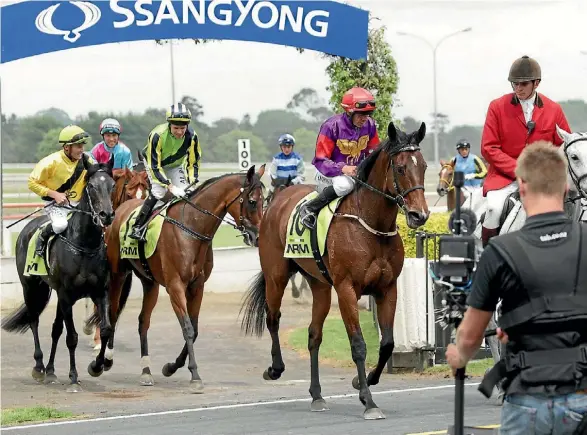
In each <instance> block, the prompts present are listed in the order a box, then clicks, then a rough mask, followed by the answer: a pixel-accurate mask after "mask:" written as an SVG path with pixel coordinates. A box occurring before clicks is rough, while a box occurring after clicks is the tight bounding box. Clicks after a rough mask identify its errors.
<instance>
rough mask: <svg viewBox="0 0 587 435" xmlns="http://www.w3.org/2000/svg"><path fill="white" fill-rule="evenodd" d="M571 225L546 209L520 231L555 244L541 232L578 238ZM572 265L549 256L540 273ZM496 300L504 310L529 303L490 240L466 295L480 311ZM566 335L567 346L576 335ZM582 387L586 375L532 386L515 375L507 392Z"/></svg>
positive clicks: (547, 391)
mask: <svg viewBox="0 0 587 435" xmlns="http://www.w3.org/2000/svg"><path fill="white" fill-rule="evenodd" d="M572 225H573V222H572V221H571V220H570V219H569V218H568V217H567V216H566V215H565V214H564V213H563V212H550V213H543V214H539V215H534V216H531V217H529V218H527V220H526V223H525V224H524V226H523V227H522V228H521V230H520V232H521V233H522V236H523V237H524V238H527V240H529V241H533V242H535V244H539V245H541V246H544V245H545V244H548V243H553V244H556V243H558V242H560V240H557V239H556V238H552V241H549V240H548V239H547V240H546V241H545V235H548V234H562V233H565V232H566V233H567V234H568V237H578V234H575V233H574V232H573V231H572ZM582 225H583V224H582ZM586 234H587V232H586V231H585V230H583V235H584V236H585V235H586ZM541 237H542V238H541ZM545 252H548V251H545ZM547 255H548V254H547ZM583 257H587V256H584V255H583V256H582V257H581V264H582V265H584V264H585V263H586V261H587V258H583ZM576 264H577V263H574V264H572V265H571V264H565V265H562V264H559V265H558V267H557V258H552V267H551V268H548V270H544V271H543V272H544V273H545V274H549V275H548V277H546V278H548V279H551V278H552V274H556V273H557V272H558V273H563V271H562V270H561V269H567V270H566V271H565V272H564V273H568V269H569V268H572V269H573V270H576V267H577V266H576ZM516 265H517V263H516ZM580 267H583V266H580ZM586 267H587V265H586ZM561 281H565V280H561ZM500 300H501V312H502V313H507V312H509V311H511V310H512V309H513V308H516V307H519V306H520V305H523V304H525V303H526V302H529V296H528V293H527V291H526V290H525V289H524V286H523V284H522V281H521V280H520V278H519V277H518V276H517V275H516V273H515V272H514V271H513V270H512V269H511V267H510V266H509V265H508V264H507V262H506V260H505V259H504V258H503V257H502V256H501V254H500V253H499V251H498V250H497V249H496V248H495V247H493V246H492V244H491V243H490V244H488V245H487V247H486V248H485V250H484V251H483V254H482V255H481V259H480V261H479V265H478V268H477V271H476V273H475V278H474V280H473V285H472V288H471V293H470V294H469V297H468V298H467V304H468V305H469V306H470V307H473V308H476V309H479V310H482V311H490V312H492V311H495V309H496V306H497V303H498V301H500ZM570 337H572V336H567V335H564V336H563V338H565V339H567V338H569V340H568V342H567V345H568V344H570V343H571V342H572V341H575V340H576V338H574V339H571V338H570ZM549 341H550V340H549ZM579 341H581V340H579ZM519 344H520V345H521V347H522V348H524V347H526V344H525V343H524V344H523V342H520V343H519ZM550 344H552V345H553V348H559V347H565V345H564V344H561V343H560V342H559V340H555V341H554V342H552V343H550ZM572 345H577V343H572ZM548 347H549V346H548ZM527 350H530V349H527ZM532 350H534V349H532ZM584 388H587V378H583V380H582V381H581V382H579V384H578V385H569V386H555V385H535V386H532V387H528V386H523V385H521V384H520V381H519V378H516V380H515V381H514V382H513V383H512V385H511V386H510V387H509V388H508V394H514V393H522V394H524V393H529V394H548V395H560V394H568V393H572V392H574V391H577V390H580V389H584Z"/></svg>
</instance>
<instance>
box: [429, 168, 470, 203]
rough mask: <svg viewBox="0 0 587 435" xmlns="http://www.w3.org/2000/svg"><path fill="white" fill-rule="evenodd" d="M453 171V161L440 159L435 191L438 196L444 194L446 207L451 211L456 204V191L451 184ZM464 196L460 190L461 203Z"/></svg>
mask: <svg viewBox="0 0 587 435" xmlns="http://www.w3.org/2000/svg"><path fill="white" fill-rule="evenodd" d="M454 173H455V167H454V163H453V162H451V161H446V160H442V159H441V160H440V172H439V173H438V178H439V180H438V186H437V187H436V192H437V193H438V196H440V197H443V196H446V208H447V210H448V211H453V210H454V209H455V207H456V205H457V193H456V190H455V186H454V184H453V179H454ZM465 200H466V197H465V195H464V194H463V191H461V205H463V203H464V202H465Z"/></svg>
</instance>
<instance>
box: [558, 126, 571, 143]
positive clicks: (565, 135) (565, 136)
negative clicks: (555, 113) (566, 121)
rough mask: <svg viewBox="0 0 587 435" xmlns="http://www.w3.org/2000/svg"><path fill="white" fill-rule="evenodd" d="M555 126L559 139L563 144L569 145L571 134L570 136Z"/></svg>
mask: <svg viewBox="0 0 587 435" xmlns="http://www.w3.org/2000/svg"><path fill="white" fill-rule="evenodd" d="M555 125H556V132H557V133H558V136H559V137H560V138H561V139H562V140H564V141H565V143H569V139H570V136H571V134H570V133H568V132H566V131H565V130H563V129H562V128H560V127H559V126H558V124H555Z"/></svg>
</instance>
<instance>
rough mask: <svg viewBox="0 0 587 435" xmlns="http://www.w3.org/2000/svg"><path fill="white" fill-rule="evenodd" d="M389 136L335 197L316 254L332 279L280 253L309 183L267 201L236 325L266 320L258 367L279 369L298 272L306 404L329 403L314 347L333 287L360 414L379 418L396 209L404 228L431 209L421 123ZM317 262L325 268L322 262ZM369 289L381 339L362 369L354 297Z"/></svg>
mask: <svg viewBox="0 0 587 435" xmlns="http://www.w3.org/2000/svg"><path fill="white" fill-rule="evenodd" d="M387 130H388V138H387V139H386V140H385V141H384V142H382V143H381V145H380V146H379V147H378V148H377V149H376V150H375V151H373V152H372V153H371V154H370V155H369V156H368V157H367V158H366V159H365V160H363V161H362V162H361V163H360V165H359V166H358V167H357V176H355V177H354V180H355V182H356V184H355V188H354V190H353V191H352V192H351V193H350V194H349V195H347V196H346V197H345V198H343V199H342V200H341V202H340V205H339V207H338V209H337V210H336V213H335V214H334V218H333V221H332V224H331V225H330V228H329V229H328V234H327V238H326V253H325V255H324V256H323V257H322V261H323V263H324V266H325V269H326V271H327V273H328V276H329V277H331V279H330V281H331V282H332V283H333V285H331V283H330V282H329V281H328V280H327V279H326V274H324V275H323V273H321V272H320V270H319V268H318V266H317V264H316V262H315V261H314V259H311V258H302V259H289V258H284V249H285V240H286V232H287V226H288V220H289V217H290V215H291V213H292V211H293V210H294V207H295V206H296V204H298V202H299V201H300V200H301V199H302V198H304V197H305V196H306V195H307V194H309V193H310V192H312V190H314V187H312V186H309V185H296V186H291V187H288V188H287V189H286V190H284V191H283V192H281V193H279V195H277V196H276V197H275V199H274V200H273V201H272V203H271V204H270V205H269V207H268V208H267V210H266V212H265V215H264V217H263V224H262V225H261V231H260V233H259V256H260V262H261V269H262V271H261V272H260V273H259V274H258V275H257V277H256V278H255V280H254V281H253V283H252V285H251V286H250V288H249V290H248V292H247V294H246V296H245V298H244V301H243V304H242V307H241V313H243V312H244V315H243V319H242V324H241V326H242V328H243V330H244V331H245V333H246V334H253V333H256V335H257V336H261V335H262V333H263V329H264V323H266V325H267V329H268V330H269V332H270V334H271V339H272V346H271V355H272V364H271V366H270V367H269V368H268V369H267V370H265V372H264V373H263V378H264V379H266V380H276V379H278V378H279V377H280V376H281V374H282V373H283V371H284V370H285V364H284V362H283V358H282V355H281V348H280V343H279V319H280V317H281V311H280V307H281V300H282V298H283V293H284V289H285V286H286V285H287V281H288V279H289V277H290V276H291V275H293V274H295V273H296V272H300V273H302V274H303V275H304V276H305V277H306V279H307V280H308V283H309V284H310V288H311V289H312V295H313V301H312V321H311V323H310V326H309V328H308V350H309V351H310V361H311V363H310V368H311V381H310V395H311V397H312V405H311V410H312V411H325V410H327V409H328V407H327V404H326V402H325V400H324V399H323V398H322V395H321V386H320V380H319V374H318V352H319V349H320V344H321V342H322V330H323V325H324V320H325V319H326V316H327V315H328V312H329V311H330V305H331V290H332V286H334V289H335V291H336V293H337V294H338V304H339V308H340V314H341V316H342V319H343V321H344V324H345V326H346V330H347V334H348V338H349V341H350V347H351V353H352V358H353V361H354V362H355V364H356V367H357V373H358V375H357V376H356V377H355V378H354V379H353V382H352V384H353V387H355V388H356V389H358V390H359V399H360V401H361V402H362V403H363V405H365V407H366V409H365V412H364V418H365V419H369V420H370V419H379V418H385V416H384V414H383V413H382V412H381V410H379V408H378V407H377V405H376V404H375V403H374V401H373V398H372V395H371V391H370V390H369V386H371V385H377V384H378V383H379V378H380V376H381V373H382V372H383V369H384V367H385V365H386V364H387V363H388V361H389V359H390V357H391V355H392V352H393V349H394V341H393V322H394V318H395V311H396V303H397V279H398V276H399V275H400V273H401V271H402V268H403V263H404V246H403V242H402V239H401V237H400V235H399V233H398V232H397V224H396V219H397V214H398V211H399V210H400V209H402V210H403V212H404V213H405V216H406V221H407V225H408V227H410V228H413V229H415V228H418V227H420V226H422V225H424V224H425V223H426V221H427V220H428V216H429V211H428V205H427V204H426V199H425V197H424V174H425V171H426V166H427V165H426V162H425V161H424V157H423V156H422V154H421V152H420V147H419V144H420V142H421V141H422V139H424V136H425V134H426V125H425V124H424V123H422V124H421V126H420V128H419V130H418V131H415V132H413V133H410V134H406V133H405V132H403V131H401V130H398V129H396V127H395V125H394V124H393V123H389V126H388V128H387ZM324 266H323V267H324ZM362 295H373V296H374V297H375V300H376V302H377V312H378V320H379V325H380V329H381V335H382V338H381V343H380V348H379V361H378V363H377V367H376V368H375V369H374V370H373V371H371V372H370V373H369V376H366V374H365V358H366V354H367V348H366V345H365V340H364V339H363V334H362V331H361V326H360V323H359V308H358V300H359V299H360V297H361V296H362Z"/></svg>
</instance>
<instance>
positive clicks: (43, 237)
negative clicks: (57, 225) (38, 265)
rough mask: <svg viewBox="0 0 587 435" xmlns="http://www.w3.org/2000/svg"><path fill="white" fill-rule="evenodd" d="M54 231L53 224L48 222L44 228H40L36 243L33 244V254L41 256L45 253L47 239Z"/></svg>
mask: <svg viewBox="0 0 587 435" xmlns="http://www.w3.org/2000/svg"><path fill="white" fill-rule="evenodd" d="M53 234H55V232H54V231H53V225H51V222H49V223H48V224H47V225H45V228H43V229H42V230H41V233H40V234H39V237H37V245H36V246H35V254H36V255H38V256H39V257H42V256H43V255H44V254H45V248H46V247H47V241H48V240H49V237H51V236H52V235H53Z"/></svg>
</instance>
